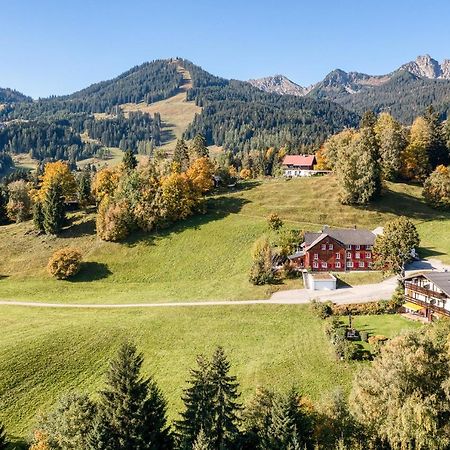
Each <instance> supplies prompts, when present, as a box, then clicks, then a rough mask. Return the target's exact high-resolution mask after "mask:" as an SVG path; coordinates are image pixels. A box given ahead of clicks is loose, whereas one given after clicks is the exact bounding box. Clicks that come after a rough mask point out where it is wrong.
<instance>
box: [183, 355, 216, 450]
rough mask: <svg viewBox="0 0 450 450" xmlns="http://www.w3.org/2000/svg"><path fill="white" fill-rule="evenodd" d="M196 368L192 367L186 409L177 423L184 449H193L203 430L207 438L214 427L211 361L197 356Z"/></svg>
mask: <svg viewBox="0 0 450 450" xmlns="http://www.w3.org/2000/svg"><path fill="white" fill-rule="evenodd" d="M197 366H198V368H196V369H191V371H190V372H191V379H190V380H189V384H190V386H189V387H188V388H187V389H185V390H184V393H183V397H182V400H183V403H184V408H185V409H184V411H183V412H182V413H181V419H180V420H179V421H177V423H176V429H177V435H178V440H179V444H180V448H182V449H186V450H187V449H191V448H192V445H193V443H194V442H195V440H196V439H197V437H198V435H199V434H200V432H201V431H202V432H203V434H204V435H205V436H206V438H207V439H209V438H210V436H211V431H212V428H213V417H212V411H213V395H212V394H213V389H212V386H211V377H210V362H209V361H208V360H207V359H205V358H204V357H203V356H198V357H197Z"/></svg>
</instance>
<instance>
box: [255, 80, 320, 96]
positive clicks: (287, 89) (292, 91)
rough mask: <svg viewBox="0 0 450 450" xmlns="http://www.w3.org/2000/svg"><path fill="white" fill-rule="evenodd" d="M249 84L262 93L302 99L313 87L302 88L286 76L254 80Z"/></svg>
mask: <svg viewBox="0 0 450 450" xmlns="http://www.w3.org/2000/svg"><path fill="white" fill-rule="evenodd" d="M248 82H249V83H250V84H251V85H252V86H254V87H256V88H258V89H260V90H261V91H264V92H271V93H275V94H280V95H296V96H298V97H302V96H304V95H306V94H307V93H308V92H309V91H310V90H311V87H302V86H300V85H298V84H297V83H294V82H293V81H291V80H290V79H289V78H287V77H285V76H284V75H274V76H269V77H264V78H259V79H253V80H248Z"/></svg>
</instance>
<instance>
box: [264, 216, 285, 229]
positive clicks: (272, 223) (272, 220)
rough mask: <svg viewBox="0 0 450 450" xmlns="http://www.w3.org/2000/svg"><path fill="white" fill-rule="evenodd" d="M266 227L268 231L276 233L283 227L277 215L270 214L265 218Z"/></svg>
mask: <svg viewBox="0 0 450 450" xmlns="http://www.w3.org/2000/svg"><path fill="white" fill-rule="evenodd" d="M267 225H268V227H269V229H270V230H274V231H277V230H279V229H280V228H281V227H282V226H283V221H282V220H281V219H280V216H279V215H278V214H277V213H271V214H270V215H269V216H268V217H267Z"/></svg>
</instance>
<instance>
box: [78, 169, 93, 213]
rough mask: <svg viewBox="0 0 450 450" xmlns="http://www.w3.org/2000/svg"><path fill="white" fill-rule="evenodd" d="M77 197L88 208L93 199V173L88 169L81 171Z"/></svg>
mask: <svg viewBox="0 0 450 450" xmlns="http://www.w3.org/2000/svg"><path fill="white" fill-rule="evenodd" d="M77 198H78V203H79V204H80V205H81V206H82V207H83V208H86V207H87V206H88V205H89V204H90V203H91V201H92V195H91V175H90V173H89V172H88V171H87V170H84V171H83V172H81V174H80V176H79V177H78V179H77Z"/></svg>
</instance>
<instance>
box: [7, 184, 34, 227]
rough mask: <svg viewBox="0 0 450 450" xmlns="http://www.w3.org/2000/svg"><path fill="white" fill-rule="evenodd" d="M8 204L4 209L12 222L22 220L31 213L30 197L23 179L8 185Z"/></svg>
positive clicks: (26, 218)
mask: <svg viewBox="0 0 450 450" xmlns="http://www.w3.org/2000/svg"><path fill="white" fill-rule="evenodd" d="M8 197H9V200H8V204H7V205H6V211H7V214H8V218H9V219H10V220H11V221H13V222H17V223H18V222H24V221H25V220H28V219H29V218H30V215H31V199H30V195H29V187H28V183H27V182H26V181H24V180H19V181H14V182H12V183H10V184H9V185H8Z"/></svg>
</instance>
